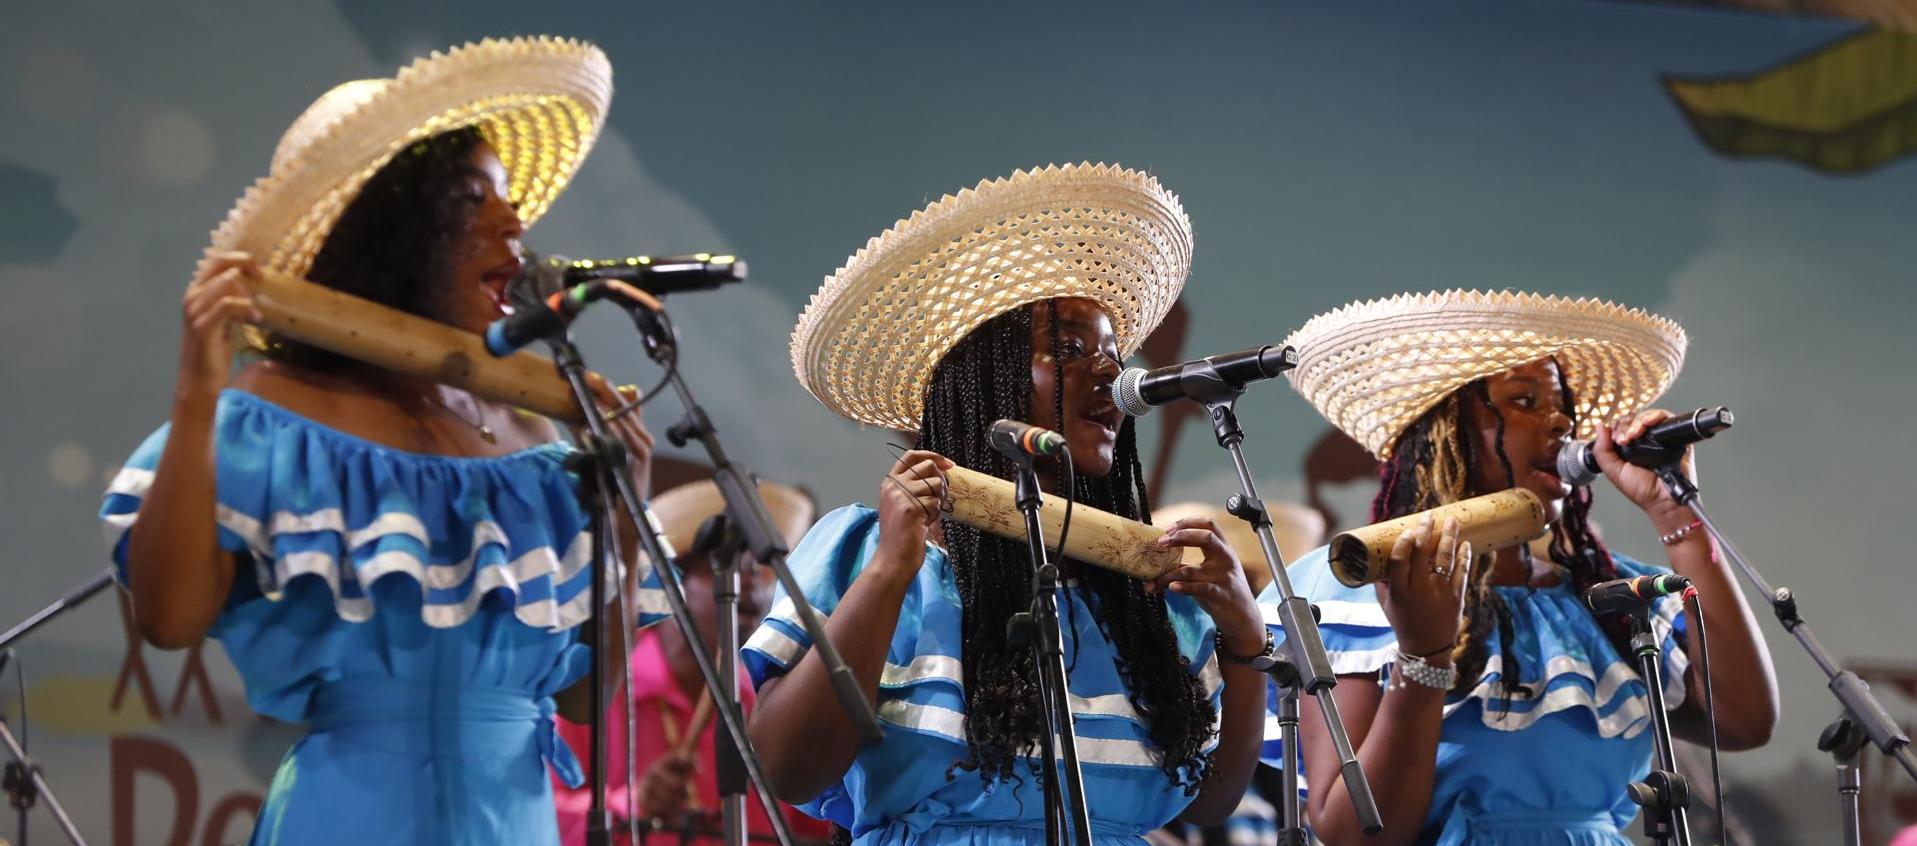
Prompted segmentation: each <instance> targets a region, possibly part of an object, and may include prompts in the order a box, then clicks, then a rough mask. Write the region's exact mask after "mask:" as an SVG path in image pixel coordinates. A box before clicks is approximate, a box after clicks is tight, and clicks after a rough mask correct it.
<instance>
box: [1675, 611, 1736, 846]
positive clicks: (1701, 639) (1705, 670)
mask: <svg viewBox="0 0 1917 846" xmlns="http://www.w3.org/2000/svg"><path fill="white" fill-rule="evenodd" d="M1684 598H1685V599H1688V600H1690V602H1691V610H1692V614H1691V619H1692V620H1695V621H1697V659H1698V661H1697V662H1698V666H1699V671H1700V673H1701V674H1702V675H1703V676H1704V720H1705V722H1706V723H1709V724H1710V730H1711V790H1712V792H1713V795H1715V796H1716V797H1717V801H1716V802H1715V803H1714V804H1716V805H1717V836H1718V837H1719V838H1725V837H1727V836H1728V832H1727V831H1726V829H1725V828H1724V802H1725V797H1724V780H1723V778H1722V777H1721V776H1720V775H1719V773H1718V769H1717V705H1716V700H1715V699H1714V698H1713V697H1712V696H1711V642H1710V639H1709V638H1707V637H1705V635H1704V602H1703V600H1701V599H1698V598H1697V588H1688V589H1686V590H1685V591H1684Z"/></svg>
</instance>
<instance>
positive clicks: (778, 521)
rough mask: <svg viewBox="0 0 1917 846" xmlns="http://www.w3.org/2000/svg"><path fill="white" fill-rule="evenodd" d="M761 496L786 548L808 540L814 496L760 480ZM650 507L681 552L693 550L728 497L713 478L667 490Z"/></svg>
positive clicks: (813, 514) (813, 510)
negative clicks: (702, 527) (704, 527)
mask: <svg viewBox="0 0 1917 846" xmlns="http://www.w3.org/2000/svg"><path fill="white" fill-rule="evenodd" d="M759 496H760V498H762V499H764V500H765V508H766V512H767V513H769V514H770V515H771V517H772V528H773V529H774V530H776V531H778V533H779V534H780V536H782V537H784V538H785V542H786V545H787V546H792V545H795V544H797V543H798V542H799V539H800V538H802V537H805V531H806V530H807V529H810V528H812V521H813V518H814V517H816V516H817V515H816V512H817V510H818V506H817V505H816V504H815V503H814V502H813V501H812V495H811V494H808V493H806V492H805V491H802V490H800V489H798V488H795V487H792V486H791V485H782V484H779V483H778V482H769V481H766V480H765V479H760V480H759ZM651 504H652V513H653V514H654V515H656V516H657V517H658V518H659V525H660V527H662V528H663V529H665V533H666V541H667V542H669V543H671V544H672V548H673V549H674V550H677V551H678V552H680V553H684V552H685V551H686V550H688V549H691V548H692V541H693V539H694V538H695V537H697V536H698V534H699V525H700V524H702V523H704V522H705V521H706V519H707V518H710V517H711V516H712V515H714V514H721V513H724V512H725V510H726V501H725V497H723V496H721V495H720V494H719V486H718V485H717V484H716V483H714V482H713V481H712V480H711V479H701V480H699V481H697V482H689V483H687V484H683V485H680V486H678V487H676V488H672V489H670V490H667V491H665V492H664V493H661V494H659V495H658V496H655V497H653V498H652V502H651Z"/></svg>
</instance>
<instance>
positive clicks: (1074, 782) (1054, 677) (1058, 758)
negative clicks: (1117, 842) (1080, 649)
mask: <svg viewBox="0 0 1917 846" xmlns="http://www.w3.org/2000/svg"><path fill="white" fill-rule="evenodd" d="M1001 452H1002V453H1003V454H1004V455H1005V456H1006V457H1007V458H1010V459H1011V460H1012V463H1013V464H1015V465H1017V467H1018V474H1017V475H1018V479H1017V487H1016V495H1017V502H1018V510H1019V513H1021V514H1023V515H1025V548H1026V550H1027V552H1028V553H1029V554H1030V555H1031V560H1032V606H1031V609H1030V610H1028V611H1021V612H1019V613H1017V614H1013V615H1012V618H1011V619H1010V620H1007V621H1006V624H1005V637H1006V640H1008V641H1010V642H1011V643H1012V645H1013V646H1020V645H1029V646H1031V648H1032V660H1033V661H1034V662H1035V664H1036V666H1037V668H1038V699H1039V707H1040V709H1041V710H1043V711H1044V713H1045V734H1044V737H1043V738H1042V740H1041V742H1040V745H1041V746H1042V747H1043V748H1044V753H1045V771H1046V777H1045V782H1044V785H1043V787H1044V790H1045V839H1046V842H1048V843H1051V844H1052V846H1063V844H1064V843H1065V842H1066V841H1067V838H1068V836H1069V839H1070V842H1072V843H1074V844H1077V846H1091V842H1092V824H1091V811H1090V810H1089V809H1088V808H1087V806H1086V804H1085V771H1084V769H1083V768H1082V767H1081V766H1080V765H1079V762H1078V728H1077V725H1076V720H1075V719H1074V718H1073V716H1072V691H1071V682H1070V681H1069V679H1068V677H1067V675H1066V672H1065V648H1064V632H1063V630H1062V628H1061V625H1060V623H1059V619H1058V592H1059V581H1058V565H1057V564H1054V563H1052V562H1051V561H1050V560H1049V559H1048V557H1047V555H1046V551H1045V530H1044V527H1043V525H1041V524H1040V522H1039V509H1040V506H1041V505H1042V504H1043V495H1042V494H1041V492H1040V490H1039V486H1038V473H1037V471H1036V470H1034V469H1033V467H1032V456H1030V455H1028V454H1026V453H1025V451H1024V450H1019V449H1003V450H1001ZM1064 460H1065V461H1070V460H1071V457H1070V456H1066V457H1065V458H1064ZM1070 495H1071V492H1070V491H1067V492H1066V496H1070ZM1061 768H1062V769H1063V771H1064V779H1065V791H1064V793H1063V794H1061V793H1060V792H1059V789H1058V782H1059V774H1060V769H1061ZM1068 819H1069V820H1070V822H1071V830H1070V831H1069V832H1068V831H1067V830H1066V829H1065V823H1066V821H1067V820H1068Z"/></svg>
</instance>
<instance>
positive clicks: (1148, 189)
mask: <svg viewBox="0 0 1917 846" xmlns="http://www.w3.org/2000/svg"><path fill="white" fill-rule="evenodd" d="M1191 251H1192V237H1191V220H1190V219H1189V218H1187V217H1186V216H1185V210H1184V207H1183V206H1181V205H1179V202H1178V197H1177V196H1175V195H1173V194H1172V193H1171V192H1170V191H1167V190H1165V188H1164V186H1161V185H1159V184H1158V180H1157V179H1154V178H1152V177H1151V176H1150V175H1148V174H1145V173H1140V172H1138V171H1135V170H1127V169H1125V168H1122V167H1119V166H1117V165H1104V164H1099V165H1093V164H1089V163H1086V164H1077V165H1064V166H1058V165H1053V166H1049V167H1045V168H1042V169H1038V170H1032V171H1023V170H1021V171H1018V172H1016V173H1014V174H1012V175H1011V176H1010V177H1007V178H1004V179H993V180H987V181H985V182H980V183H979V184H978V185H977V187H974V188H970V189H967V190H964V191H960V192H959V193H958V194H957V195H947V196H945V197H944V198H942V199H940V200H939V201H938V202H936V203H933V204H931V205H929V206H927V207H925V208H924V209H923V210H921V211H918V212H915V213H914V214H913V215H912V216H911V217H910V218H907V219H905V220H901V221H899V222H898V223H895V224H893V226H892V228H891V229H889V230H886V232H885V233H884V234H882V235H879V236H878V237H876V238H873V239H872V240H870V241H867V242H866V244H865V248H864V249H862V250H859V251H858V252H857V253H854V254H853V255H852V257H851V258H849V259H847V260H846V262H845V266H844V267H841V268H839V269H838V271H837V272H835V273H833V274H832V275H831V276H829V277H827V278H826V280H825V284H824V285H822V286H820V288H819V290H818V292H817V293H815V294H813V295H812V302H811V303H810V304H809V305H807V306H806V309H805V312H804V313H803V314H801V315H800V316H799V325H798V327H797V328H796V329H794V330H793V331H792V369H793V372H794V373H795V374H796V375H797V376H798V377H799V384H801V385H804V386H805V389H806V390H808V391H810V392H811V393H812V395H813V396H815V397H818V399H819V402H821V403H824V404H825V406H826V407H827V408H830V409H832V410H833V411H836V412H838V413H840V414H843V415H845V416H846V417H849V418H851V419H853V420H857V421H859V422H861V423H869V424H872V425H875V426H884V427H887V428H891V429H898V430H901V431H907V432H915V431H918V428H919V416H920V412H921V410H922V409H923V407H924V402H925V389H926V386H927V385H928V384H930V382H931V380H932V373H933V371H934V370H935V369H936V368H937V367H938V363H939V360H940V359H942V358H944V357H945V354H946V353H947V352H949V351H951V349H952V347H953V346H954V345H956V344H957V343H958V342H959V341H960V340H961V339H963V338H964V337H965V335H966V334H967V333H969V332H971V331H972V330H973V329H976V328H978V326H979V325H980V324H983V323H985V322H986V321H988V320H991V319H992V318H994V317H997V316H998V315H1001V314H1004V313H1005V312H1008V311H1011V310H1012V309H1014V308H1018V307H1020V306H1023V305H1027V304H1030V303H1034V302H1039V301H1041V300H1048V299H1053V298H1058V297H1083V298H1086V299H1090V300H1094V301H1096V302H1098V304H1099V305H1101V306H1103V307H1104V309H1105V312H1106V314H1108V315H1109V316H1110V317H1111V319H1112V328H1113V330H1114V331H1115V332H1116V334H1117V336H1118V348H1119V353H1120V355H1130V354H1131V353H1132V351H1133V350H1135V349H1137V347H1138V345H1139V344H1140V343H1141V342H1143V341H1144V339H1145V336H1146V335H1149V334H1151V331H1152V329H1154V328H1156V327H1157V326H1158V322H1159V321H1160V320H1162V319H1164V316H1165V312H1167V311H1169V310H1170V309H1171V306H1172V302H1173V301H1175V300H1177V299H1178V292H1179V290H1180V289H1182V288H1183V287H1184V284H1185V276H1186V274H1187V273H1189V272H1190V270H1191Z"/></svg>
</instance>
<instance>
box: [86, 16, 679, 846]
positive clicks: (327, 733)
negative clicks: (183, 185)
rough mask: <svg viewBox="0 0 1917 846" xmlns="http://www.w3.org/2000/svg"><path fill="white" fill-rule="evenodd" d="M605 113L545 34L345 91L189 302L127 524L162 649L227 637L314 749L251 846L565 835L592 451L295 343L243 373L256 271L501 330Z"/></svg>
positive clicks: (303, 127)
mask: <svg viewBox="0 0 1917 846" xmlns="http://www.w3.org/2000/svg"><path fill="white" fill-rule="evenodd" d="M610 97H611V68H610V66H609V65H608V64H607V62H606V58H605V56H604V55H603V54H602V53H600V52H599V50H598V49H597V48H594V47H591V46H590V45H586V44H581V43H577V42H570V41H561V40H558V39H549V38H539V39H532V38H528V39H513V40H506V41H492V40H489V41H484V42H480V43H478V44H472V45H467V46H465V47H462V48H459V49H455V50H452V51H450V52H447V53H443V54H442V53H435V54H433V56H432V57H430V58H427V59H422V60H420V61H418V62H416V63H414V64H412V65H411V66H409V67H407V68H405V69H403V70H401V71H400V73H399V74H398V75H397V76H396V77H395V78H392V79H376V80H360V81H357V82H349V83H346V84H344V85H341V86H339V87H337V88H334V89H332V90H331V91H329V92H327V93H326V94H325V95H324V96H322V97H321V98H320V99H319V100H318V101H316V102H315V103H314V104H313V105H312V106H311V107H310V108H308V109H307V111H306V112H305V113H304V114H302V115H301V116H300V118H299V119H298V120H297V121H296V122H295V123H294V124H293V126H292V127H291V128H290V129H288V130H287V132H286V134H285V136H284V137H283V138H282V139H281V141H280V145H279V149H278V151H277V152H276V153H275V155H274V157H273V165H272V169H271V173H270V175H269V176H268V177H267V178H265V179H263V180H261V181H259V182H258V183H256V184H255V185H254V186H253V187H252V188H251V189H250V190H248V191H247V193H246V195H245V196H244V197H243V198H242V199H241V200H240V202H239V203H238V204H237V205H236V206H235V208H234V209H233V211H232V212H231V213H230V214H229V215H228V217H227V219H226V222H225V223H224V224H223V225H222V226H221V227H220V229H219V230H218V231H216V232H215V233H214V237H213V245H212V248H211V249H210V250H209V251H208V253H207V259H206V261H205V262H203V263H202V266H201V268H200V270H199V272H198V274H197V275H196V276H195V278H194V279H193V281H192V283H191V284H190V285H189V286H188V287H187V290H186V294H185V297H184V303H183V311H184V318H183V323H184V326H183V332H182V338H181V343H180V363H179V371H178V376H177V378H176V381H175V387H174V401H173V408H172V413H171V415H170V419H169V422H168V423H167V425H165V426H162V427H160V429H159V431H157V432H155V433H153V435H152V436H151V437H149V438H148V439H147V440H146V442H145V443H144V444H142V445H141V446H140V448H139V449H138V450H137V451H136V452H135V453H134V454H133V456H132V458H130V459H129V460H128V461H127V464H126V467H125V469H123V470H122V471H121V472H120V473H119V475H118V476H117V477H116V478H115V479H114V480H113V482H112V484H111V486H110V487H109V489H108V491H107V496H106V502H105V505H104V507H103V509H102V514H103V518H104V519H105V521H106V523H107V526H108V534H109V543H110V545H111V547H112V550H113V556H114V559H115V561H116V562H117V563H118V564H119V565H120V566H121V576H122V578H123V580H124V583H125V585H126V587H127V589H128V590H129V591H130V592H131V594H132V597H133V606H134V615H135V619H136V621H137V623H138V626H139V629H140V632H141V634H142V636H143V637H145V639H146V640H147V641H148V642H149V643H151V644H154V645H156V646H160V647H164V648H180V647H183V646H186V645H189V644H192V643H196V642H198V641H199V640H200V639H201V638H202V637H207V636H211V637H213V638H215V639H217V640H218V641H220V643H221V645H222V646H223V647H224V648H225V650H226V653H227V656H228V657H229V658H230V659H231V660H232V662H233V665H234V667H235V668H236V669H237V670H238V671H239V674H240V677H241V679H242V680H244V682H245V684H246V692H247V697H248V700H249V701H250V702H251V704H252V706H253V708H254V709H255V710H257V711H259V712H260V713H261V714H264V715H266V716H269V717H272V718H274V719H277V720H281V721H283V722H288V723H303V724H306V725H307V726H308V727H309V729H310V731H309V733H308V734H307V735H306V736H305V737H304V738H303V739H301V740H300V741H299V742H298V743H297V744H295V745H294V747H293V748H292V750H291V751H290V752H288V753H287V756H286V759H285V761H284V762H283V763H282V764H281V766H280V768H279V771H278V774H277V775H276V776H275V778H274V780H273V784H272V786H271V788H270V789H269V790H268V792H267V795H266V799H265V804H264V806H263V807H262V808H261V809H260V813H259V819H258V822H257V824H256V827H255V829H254V832H253V839H252V842H254V843H273V844H308V843H312V844H321V843H323V844H336V843H351V844H356V845H358V846H364V844H386V843H393V844H399V843H405V844H439V843H443V844H454V843H522V844H554V846H556V844H557V843H558V836H557V827H556V825H555V822H554V817H553V802H552V792H551V788H550V786H549V783H548V780H547V775H546V771H547V766H548V765H549V764H550V765H551V766H553V767H555V768H557V769H558V770H559V771H560V772H561V773H563V774H567V775H568V776H570V777H571V778H572V780H576V778H577V776H578V775H579V772H578V764H577V762H576V761H575V760H574V759H573V757H572V755H571V754H570V752H569V751H568V750H567V749H566V748H565V746H564V745H563V744H559V743H556V742H555V738H554V729H553V723H552V715H553V713H554V711H555V700H554V696H555V694H559V693H560V692H561V691H562V690H567V689H569V688H573V689H576V688H577V687H578V685H574V681H575V680H576V679H579V678H580V677H581V676H583V675H584V674H585V672H586V670H587V668H588V665H589V662H590V661H591V660H592V650H591V649H590V648H589V647H588V645H586V644H583V643H580V642H578V641H579V638H578V635H577V632H578V624H579V623H580V622H582V621H583V620H585V619H586V618H587V617H589V616H591V615H592V614H593V613H594V609H593V608H592V607H591V604H590V599H589V593H588V589H589V583H590V581H591V579H590V578H589V574H590V572H591V571H590V570H589V569H588V568H587V567H586V564H587V563H588V562H587V558H588V557H589V554H588V552H589V550H590V548H591V544H590V540H591V539H590V537H589V535H588V533H587V531H586V530H587V526H588V522H587V515H586V514H585V513H584V512H583V511H582V510H581V508H580V507H579V505H578V502H577V500H576V498H575V496H574V491H573V481H572V478H571V476H570V475H569V474H568V473H567V472H566V471H565V469H564V462H565V460H566V457H567V455H568V454H569V447H567V446H566V445H565V444H563V443H560V442H557V437H558V433H557V432H556V431H555V429H554V427H553V425H552V424H551V423H550V422H548V421H546V420H544V419H542V418H538V417H530V416H525V415H522V414H519V413H517V412H515V411H514V410H513V409H511V408H508V407H506V406H504V405H501V404H499V403H495V402H491V401H488V400H484V399H481V398H479V397H476V396H473V395H471V394H468V393H466V392H464V391H460V390H456V389H452V388H448V387H443V386H440V385H436V384H433V383H432V382H429V381H426V380H422V379H415V378H410V377H403V376H400V375H397V374H393V373H388V372H384V371H379V370H375V369H373V368H370V367H367V366H364V365H361V364H358V363H356V362H353V361H351V360H349V359H347V358H344V357H342V356H339V355H335V354H332V353H329V352H326V351H323V350H320V349H317V348H313V347H310V346H306V345H303V344H300V343H297V342H295V341H293V340H292V339H289V338H283V337H275V336H272V335H266V336H263V337H262V336H257V335H256V336H255V337H256V339H257V347H256V349H254V350H253V351H252V352H253V354H252V355H250V356H249V357H248V358H247V359H245V364H244V366H242V367H239V368H237V369H236V368H235V366H234V363H233V362H234V354H235V352H236V345H235V341H234V338H235V336H236V335H238V334H241V332H240V327H241V324H247V323H256V322H258V321H259V320H260V318H261V315H260V313H259V310H258V307H257V306H256V304H255V303H254V302H253V300H252V299H251V297H250V296H249V295H248V294H247V288H246V287H245V285H243V284H242V283H243V277H247V276H257V275H259V274H261V273H264V272H276V273H281V274H286V275H291V276H294V277H301V278H306V279H308V280H310V281H312V282H314V283H316V284H319V285H322V286H326V287H330V288H333V289H335V290H339V291H343V292H345V293H347V294H351V295H354V296H357V297H361V298H364V299H367V300H371V301H373V302H375V303H377V304H380V305H384V306H388V307H391V308H395V309H398V310H401V311H404V312H408V313H410V314H413V315H416V316H420V317H424V318H428V319H431V320H435V321H438V322H440V323H444V324H447V325H450V326H453V327H455V328H458V329H463V330H467V331H471V332H483V331H484V330H485V328H486V326H487V324H488V323H489V322H491V321H493V320H495V319H497V318H498V317H500V315H501V314H502V313H503V306H504V303H505V295H504V289H505V286H506V284H507V282H508V281H509V280H511V279H512V278H513V277H514V276H515V275H516V274H517V273H518V271H519V265H520V244H519V239H520V236H521V234H522V233H523V232H524V231H525V228H526V227H527V226H529V225H530V224H531V223H532V222H533V221H535V220H537V219H538V218H539V216H540V215H541V214H542V213H543V212H544V211H545V210H546V208H547V206H548V205H550V204H551V202H552V201H553V200H554V199H555V198H556V197H557V195H558V194H559V192H560V191H561V190H562V189H563V188H564V187H565V185H566V183H567V182H568V180H570V178H571V177H572V174H573V172H574V171H575V169H576V168H577V167H578V165H579V163H580V161H581V160H582V159H583V158H584V157H585V155H586V152H587V151H588V150H590V149H591V146H592V142H593V140H594V138H595V137H596V135H597V133H598V128H599V126H600V124H601V122H602V121H603V119H604V116H605V110H606V107H607V105H608V102H609V99H610ZM595 389H596V390H597V392H598V394H599V396H598V400H599V402H600V403H601V405H603V406H606V407H612V406H614V405H616V404H620V403H622V402H624V401H625V400H626V399H628V398H629V397H630V394H624V395H619V394H616V393H615V392H614V391H613V390H611V389H610V388H609V387H607V386H605V385H603V384H599V385H597V386H596V388H595ZM615 431H616V434H617V435H618V436H619V437H620V439H621V440H622V441H623V442H624V443H625V445H626V447H627V449H628V450H629V451H630V453H631V454H632V456H633V458H634V466H633V469H634V473H635V477H636V480H637V481H638V482H639V484H640V485H641V486H642V489H643V485H644V484H645V480H646V478H647V471H646V468H647V466H648V464H649V460H650V455H651V443H652V441H651V437H650V436H649V435H648V434H647V433H646V431H645V429H644V427H643V426H642V425H640V423H639V420H638V419H637V416H636V415H631V416H628V417H626V418H623V419H621V420H620V421H619V422H618V423H617V424H616V429H615ZM626 528H628V529H629V527H626ZM624 548H625V549H627V550H630V549H632V548H633V544H632V543H630V542H629V541H628V542H627V543H626V544H625V545H624ZM630 563H633V564H635V565H636V564H637V563H638V562H636V561H633V562H630ZM630 571H631V573H632V574H633V575H634V576H637V575H638V573H639V572H640V568H639V567H638V566H633V567H631V568H630ZM641 593H648V591H641ZM654 606H655V607H656V603H655V604H654ZM609 610H610V609H609ZM620 628H621V627H618V626H613V627H609V640H610V642H618V641H619V640H620V638H619V637H618V634H617V633H618V632H619V630H620ZM607 652H608V654H603V655H602V656H601V660H605V661H607V663H609V664H611V665H612V666H613V667H619V666H622V664H621V663H620V662H619V660H618V658H617V656H616V654H611V653H616V652H617V650H608V651H607ZM568 700H569V701H574V702H578V701H585V700H583V699H582V698H581V697H579V696H577V695H574V696H571V697H568ZM588 704H589V703H588Z"/></svg>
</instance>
